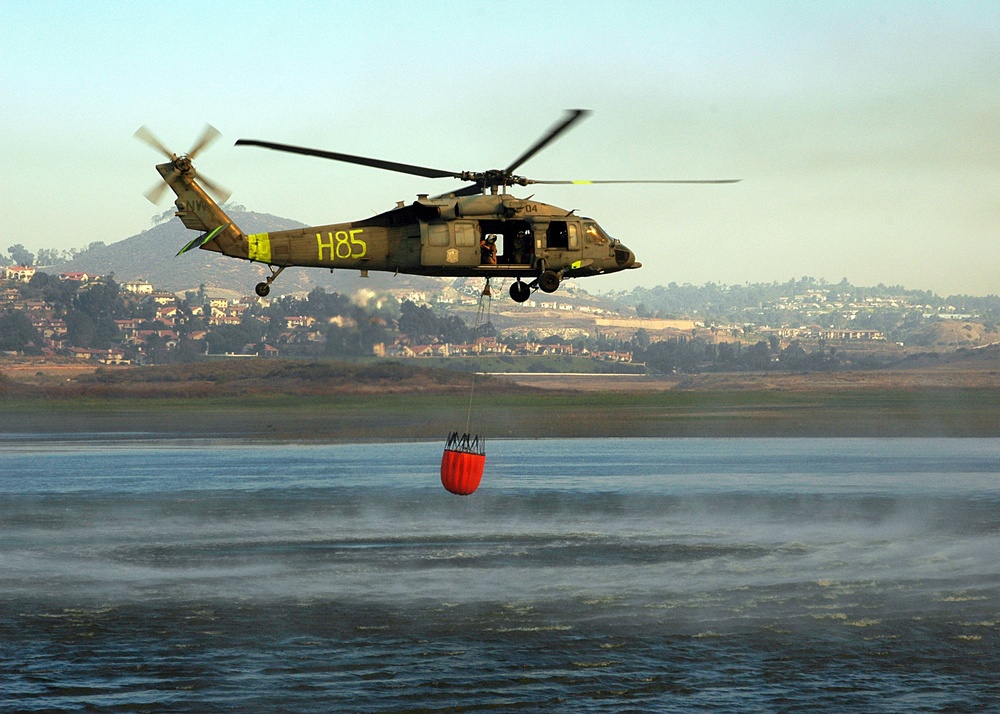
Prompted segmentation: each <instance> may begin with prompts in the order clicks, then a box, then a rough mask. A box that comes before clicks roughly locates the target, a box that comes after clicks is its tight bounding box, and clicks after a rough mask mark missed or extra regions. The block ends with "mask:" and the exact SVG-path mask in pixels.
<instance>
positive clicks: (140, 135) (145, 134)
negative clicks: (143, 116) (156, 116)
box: [133, 124, 175, 161]
mask: <svg viewBox="0 0 1000 714" xmlns="http://www.w3.org/2000/svg"><path fill="white" fill-rule="evenodd" d="M133 136H134V137H135V138H136V139H138V140H139V141H141V142H143V143H144V144H149V145H150V146H152V147H153V148H154V149H156V150H157V151H159V152H160V153H161V154H163V155H164V156H166V157H167V158H168V159H170V160H171V161H173V160H174V158H175V157H174V152H172V151H171V150H170V149H168V148H167V147H166V146H164V145H163V142H162V141H160V140H159V139H157V138H156V136H155V135H154V134H153V132H151V131H150V130H149V127H147V126H146V125H145V124H143V125H142V126H140V127H139V128H138V129H136V130H135V134H133Z"/></svg>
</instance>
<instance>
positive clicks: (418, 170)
mask: <svg viewBox="0 0 1000 714" xmlns="http://www.w3.org/2000/svg"><path fill="white" fill-rule="evenodd" d="M236 146H259V147H262V148H264V149H273V150H274V151H287V152H289V153H292V154H304V155H305V156H318V157H319V158H321V159H332V160H334V161H345V162H347V163H349V164H359V165H361V166H370V167H372V168H375V169H384V170H386V171H396V172H398V173H403V174H411V175H413V176H423V177H424V178H462V174H461V173H458V172H456V171H443V170H441V169H431V168H427V167H426V166H414V165H412V164H400V163H397V162H395V161H383V160H382V159H370V158H368V157H365V156H352V155H351V154H338V153H337V152H335V151H323V150H322V149H308V148H306V147H303V146H290V145H288V144H275V143H272V142H269V141H256V140H254V139H240V140H238V141H237V142H236Z"/></svg>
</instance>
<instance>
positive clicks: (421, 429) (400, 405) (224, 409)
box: [0, 360, 1000, 441]
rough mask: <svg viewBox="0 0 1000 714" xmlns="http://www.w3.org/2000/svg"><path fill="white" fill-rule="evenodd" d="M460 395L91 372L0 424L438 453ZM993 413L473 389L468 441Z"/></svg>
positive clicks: (984, 392) (297, 371)
mask: <svg viewBox="0 0 1000 714" xmlns="http://www.w3.org/2000/svg"><path fill="white" fill-rule="evenodd" d="M189 370H190V371H189ZM269 370H270V371H269ZM143 372H147V375H146V376H142V374H141V373H143ZM469 387H470V381H469V377H468V375H462V374H458V373H454V372H446V371H443V370H422V369H415V368H411V367H408V366H406V365H392V364H386V365H373V366H370V367H359V366H358V365H343V364H337V363H329V364H325V363H316V364H310V363H303V364H301V365H297V364H295V363H286V364H284V365H280V364H274V363H268V362H259V361H251V360H246V361H240V362H235V363H234V362H230V363H227V364H226V365H217V364H216V365H192V366H183V367H182V366H176V367H164V368H158V369H150V370H121V371H107V372H98V373H96V374H95V375H94V376H93V378H92V379H90V380H86V381H82V380H81V381H79V382H74V383H73V384H67V385H65V386H58V387H49V388H46V387H34V388H30V387H27V386H25V385H23V384H15V383H14V382H12V381H11V380H9V379H0V419H2V421H3V423H4V424H5V425H6V426H5V431H7V432H8V433H49V434H73V433H87V434H91V433H108V434H123V435H134V436H135V438H144V437H151V436H171V437H175V436H180V437H204V438H252V439H279V440H317V441H384V440H388V439H404V440H407V439H413V440H423V439H443V438H444V436H445V435H446V434H447V433H448V432H449V431H450V430H453V429H456V428H464V426H465V418H466V413H467V409H468V405H469ZM998 399H1000V389H997V388H995V387H990V388H979V389H973V388H957V389H940V388H925V389H917V388H912V387H911V388H897V389H873V388H864V387H859V388H851V389H811V390H802V391H777V390H773V389H771V390H755V391H740V390H732V389H729V390H710V389H706V390H700V391H693V390H667V391H649V392H624V391H622V392H610V391H608V392H592V391H585V392H580V391H576V390H574V389H565V390H561V391H559V392H552V391H542V390H531V389H527V388H519V387H516V386H514V385H511V384H509V383H506V382H502V381H500V380H498V379H488V378H478V379H477V382H476V396H475V401H474V413H473V418H472V428H473V429H474V430H476V431H478V432H479V433H482V434H484V435H486V436H487V438H491V439H495V438H550V437H581V438H586V437H631V436H639V437H681V436H685V437H688V436H725V437H740V436H817V437H818V436H855V437H864V436H880V437H896V436H966V437H983V436H991V437H997V436H1000V419H997V416H996V406H995V405H996V404H997V402H998Z"/></svg>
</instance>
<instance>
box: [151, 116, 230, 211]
mask: <svg viewBox="0 0 1000 714" xmlns="http://www.w3.org/2000/svg"><path fill="white" fill-rule="evenodd" d="M219 136H221V134H220V132H219V130H218V129H216V128H215V127H214V126H211V125H210V124H206V125H205V129H204V130H203V131H202V133H201V136H200V137H198V140H197V141H195V143H194V146H192V147H191V150H190V151H188V152H187V153H186V154H181V155H177V154H175V153H174V152H172V151H170V149H168V148H167V147H166V145H165V144H164V143H163V142H162V141H160V140H159V139H158V138H157V137H156V135H155V134H153V132H151V131H150V130H149V127H147V126H141V127H139V128H138V129H137V130H136V132H135V138H136V139H138V140H139V141H141V142H143V143H144V144H148V145H149V146H151V147H152V148H153V149H155V150H156V151H158V152H160V153H161V154H163V156H165V157H166V158H167V161H168V162H170V164H172V165H173V170H174V171H175V172H176V173H178V174H182V175H186V176H189V177H190V178H192V179H197V180H198V182H199V183H201V185H202V186H203V187H204V188H205V189H206V190H207V191H208V192H209V193H210V194H212V198H214V199H215V200H216V201H218V202H219V203H225V202H226V200H227V199H228V198H229V196H230V194H231V192H230V191H229V190H227V189H226V188H224V187H223V186H221V185H219V184H218V183H216V182H215V181H212V180H211V179H209V178H207V177H206V176H204V175H202V174H199V173H198V172H197V171H196V170H195V168H194V164H193V163H192V161H193V159H194V158H195V156H197V155H198V154H199V153H200V152H201V151H203V150H204V149H205V148H206V147H208V146H209V145H210V144H211V143H212V142H214V141H215V140H216V139H217V138H219ZM168 188H169V187H168V186H167V184H166V182H162V181H161V182H159V183H157V184H156V185H155V186H153V187H152V188H151V189H149V190H148V191H146V192H145V193H144V194H143V195H144V196H145V197H146V198H147V199H149V201H150V202H152V203H154V204H159V203H160V201H162V200H163V194H164V193H165V192H166V191H167V189H168Z"/></svg>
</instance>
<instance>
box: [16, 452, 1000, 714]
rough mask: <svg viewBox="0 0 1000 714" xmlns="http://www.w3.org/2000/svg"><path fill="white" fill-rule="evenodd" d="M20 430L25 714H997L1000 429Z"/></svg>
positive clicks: (19, 627) (19, 690)
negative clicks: (963, 432) (453, 435)
mask: <svg viewBox="0 0 1000 714" xmlns="http://www.w3.org/2000/svg"><path fill="white" fill-rule="evenodd" d="M442 448H443V443H442V444H427V443H416V444H408V443H404V444H400V443H396V444H368V445H360V446H358V445H320V446H317V445H287V444H284V445H270V444H267V445H262V444H256V443H240V442H221V443H215V442H210V441H198V440H188V441H177V440H162V441H155V440H152V441H151V440H148V439H145V438H143V439H136V440H128V439H108V438H104V437H102V436H101V435H93V437H92V438H81V439H72V440H52V439H49V438H46V437H41V436H39V437H36V438H31V437H23V436H18V437H16V438H15V437H3V436H0V710H2V711H5V712H7V711H297V712H309V711H312V712H329V711H338V710H349V711H444V710H452V709H460V710H461V709H466V710H470V711H518V710H521V711H523V710H548V711H573V712H587V711H614V712H619V711H698V710H703V711H709V710H714V711H736V712H738V711H748V712H749V711H802V710H805V709H807V708H809V709H820V710H827V711H854V712H914V711H970V712H971V711H984V710H988V709H990V708H992V709H993V710H994V711H995V710H997V707H998V706H1000V705H998V704H997V703H998V702H1000V674H998V673H1000V589H998V585H1000V558H998V554H1000V440H998V439H888V440H880V439H636V440H621V439H614V440H612V439H608V440H600V439H597V440H541V441H493V442H490V443H489V444H488V450H487V462H486V474H485V476H484V478H483V484H482V486H481V487H480V489H479V491H478V492H477V493H476V494H474V495H473V496H470V497H465V498H463V497H457V496H452V495H450V494H448V493H447V492H445V491H444V490H443V488H442V487H441V485H440V481H439V477H438V472H437V471H438V465H439V463H440V458H441V450H442Z"/></svg>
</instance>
